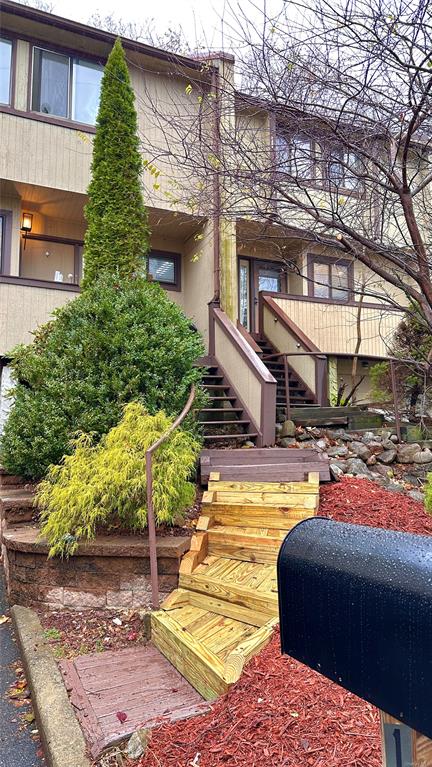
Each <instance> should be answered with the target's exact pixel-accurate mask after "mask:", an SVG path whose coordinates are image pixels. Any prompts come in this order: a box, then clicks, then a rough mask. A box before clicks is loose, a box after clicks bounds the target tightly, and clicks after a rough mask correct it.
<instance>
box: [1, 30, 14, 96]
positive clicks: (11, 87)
mask: <svg viewBox="0 0 432 767" xmlns="http://www.w3.org/2000/svg"><path fill="white" fill-rule="evenodd" d="M0 39H1V40H6V41H7V42H8V43H10V44H11V46H12V51H11V65H10V78H9V102H8V103H4V102H3V101H2V102H0V106H1V107H3V108H4V109H11V108H12V107H13V105H14V103H15V71H16V39H15V38H14V37H11V36H10V35H9V34H8V33H7V32H6V33H4V32H3V31H1V32H0Z"/></svg>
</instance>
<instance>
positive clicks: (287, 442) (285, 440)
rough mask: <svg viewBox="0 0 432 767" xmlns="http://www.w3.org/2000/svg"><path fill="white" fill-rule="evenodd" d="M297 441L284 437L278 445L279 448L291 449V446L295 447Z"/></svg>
mask: <svg viewBox="0 0 432 767" xmlns="http://www.w3.org/2000/svg"><path fill="white" fill-rule="evenodd" d="M295 444H296V440H295V439H294V437H283V438H282V439H280V440H279V442H278V445H279V447H291V445H295Z"/></svg>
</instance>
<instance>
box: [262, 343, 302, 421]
mask: <svg viewBox="0 0 432 767" xmlns="http://www.w3.org/2000/svg"><path fill="white" fill-rule="evenodd" d="M256 342H257V344H258V345H259V347H260V348H261V350H262V355H263V356H262V361H263V362H264V365H265V366H266V367H267V368H268V370H269V371H270V373H271V374H272V376H273V377H274V378H275V379H276V381H277V389H276V409H277V410H285V409H286V383H285V371H284V363H283V361H282V359H280V358H277V357H274V359H265V358H266V357H267V356H268V355H272V354H275V355H276V354H277V351H276V349H274V348H273V346H272V345H271V343H270V342H269V341H268V340H267V339H266V338H264V337H261V338H257V339H256ZM288 378H289V395H290V404H291V406H292V407H299V406H304V405H315V404H316V399H315V395H314V394H313V393H312V392H311V391H310V389H309V388H308V387H307V385H306V384H305V383H304V382H303V381H302V380H301V378H300V377H299V376H298V375H297V374H296V373H295V372H294V370H293V369H292V368H291V367H290V366H289V372H288Z"/></svg>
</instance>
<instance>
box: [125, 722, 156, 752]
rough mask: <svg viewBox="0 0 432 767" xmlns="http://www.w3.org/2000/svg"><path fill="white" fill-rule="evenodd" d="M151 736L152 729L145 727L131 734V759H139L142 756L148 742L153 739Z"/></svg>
mask: <svg viewBox="0 0 432 767" xmlns="http://www.w3.org/2000/svg"><path fill="white" fill-rule="evenodd" d="M151 736H152V733H151V730H148V729H145V728H142V729H141V730H136V732H134V733H133V734H132V735H131V736H130V738H129V741H128V744H127V755H128V757H129V758H130V759H139V758H140V756H142V755H143V754H145V752H146V751H147V747H148V744H149V742H150V740H151Z"/></svg>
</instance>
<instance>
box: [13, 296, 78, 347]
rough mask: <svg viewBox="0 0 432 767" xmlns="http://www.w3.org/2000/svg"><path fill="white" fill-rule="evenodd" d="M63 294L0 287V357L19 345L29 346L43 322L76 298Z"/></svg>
mask: <svg viewBox="0 0 432 767" xmlns="http://www.w3.org/2000/svg"><path fill="white" fill-rule="evenodd" d="M76 295H77V293H75V292H69V291H66V290H49V289H46V288H31V287H25V286H24V285H8V284H4V283H1V284H0V355H5V354H7V352H9V351H10V350H11V349H12V348H13V347H14V346H15V345H16V344H18V343H29V342H30V341H31V340H32V335H31V331H32V330H35V329H36V328H37V326H38V325H40V324H41V323H44V322H46V321H47V320H48V319H49V317H50V315H51V312H52V311H53V309H56V308H57V307H58V306H63V305H64V304H65V303H67V301H70V300H71V299H72V298H75V297H76Z"/></svg>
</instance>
